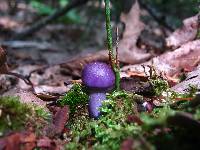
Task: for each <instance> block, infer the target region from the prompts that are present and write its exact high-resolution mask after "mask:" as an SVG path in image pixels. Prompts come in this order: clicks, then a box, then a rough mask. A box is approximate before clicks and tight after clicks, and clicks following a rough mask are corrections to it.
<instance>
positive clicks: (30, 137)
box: [0, 132, 36, 150]
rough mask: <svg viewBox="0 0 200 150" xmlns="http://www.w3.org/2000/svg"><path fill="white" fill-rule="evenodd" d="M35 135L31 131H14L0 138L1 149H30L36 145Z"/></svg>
mask: <svg viewBox="0 0 200 150" xmlns="http://www.w3.org/2000/svg"><path fill="white" fill-rule="evenodd" d="M35 142H36V136H35V134H34V133H31V132H16V133H12V134H10V135H8V136H6V137H3V138H1V139H0V149H2V150H20V149H21V148H22V147H23V150H32V149H33V148H34V147H35V146H36V145H35Z"/></svg>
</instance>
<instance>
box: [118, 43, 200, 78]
mask: <svg viewBox="0 0 200 150" xmlns="http://www.w3.org/2000/svg"><path fill="white" fill-rule="evenodd" d="M199 49H200V40H195V41H191V42H188V43H186V44H183V45H182V46H181V47H180V48H178V49H176V50H174V51H172V52H166V53H164V54H162V55H160V56H158V57H154V58H152V59H151V60H150V61H147V62H145V63H143V64H137V65H129V66H125V67H123V68H122V69H121V71H122V72H127V71H129V72H141V73H142V72H144V71H145V73H146V74H147V75H149V70H150V68H149V66H152V67H154V69H155V70H156V72H157V74H160V73H164V74H166V75H167V76H171V77H173V76H174V78H175V76H176V77H177V76H178V75H179V74H180V73H181V71H182V70H188V69H189V71H192V70H194V69H195V68H196V66H197V65H198V64H199V63H200V57H199V56H200V51H199Z"/></svg>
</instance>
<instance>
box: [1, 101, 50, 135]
mask: <svg viewBox="0 0 200 150" xmlns="http://www.w3.org/2000/svg"><path fill="white" fill-rule="evenodd" d="M47 114H48V115H47ZM47 116H50V114H49V113H47V112H45V111H44V110H43V109H42V108H40V107H38V106H33V105H28V104H22V103H20V101H19V98H17V97H0V135H1V136H2V135H4V134H5V133H7V132H9V131H18V130H22V129H24V128H26V127H30V126H32V127H36V128H38V127H39V126H43V125H44V124H45V123H46V121H47V120H48V119H49V117H47ZM42 124H43V125H42Z"/></svg>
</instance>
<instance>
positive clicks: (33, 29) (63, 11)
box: [13, 0, 88, 39]
mask: <svg viewBox="0 0 200 150" xmlns="http://www.w3.org/2000/svg"><path fill="white" fill-rule="evenodd" d="M87 2H88V0H73V1H72V2H71V3H69V4H67V5H66V6H64V7H63V8H61V9H58V10H57V11H55V12H54V13H53V14H51V15H49V16H47V17H46V18H44V19H42V20H40V21H38V22H36V23H34V24H33V25H32V26H30V27H28V28H26V29H24V30H22V31H20V32H18V33H16V34H15V35H14V36H13V39H23V38H25V37H27V36H28V35H31V34H33V33H35V32H37V31H38V30H40V29H41V28H43V27H44V26H46V25H47V24H49V23H50V22H52V21H54V20H56V19H58V18H59V17H61V16H63V15H65V14H66V13H67V12H69V11H70V10H72V9H73V8H75V7H78V6H80V5H83V4H85V3H87Z"/></svg>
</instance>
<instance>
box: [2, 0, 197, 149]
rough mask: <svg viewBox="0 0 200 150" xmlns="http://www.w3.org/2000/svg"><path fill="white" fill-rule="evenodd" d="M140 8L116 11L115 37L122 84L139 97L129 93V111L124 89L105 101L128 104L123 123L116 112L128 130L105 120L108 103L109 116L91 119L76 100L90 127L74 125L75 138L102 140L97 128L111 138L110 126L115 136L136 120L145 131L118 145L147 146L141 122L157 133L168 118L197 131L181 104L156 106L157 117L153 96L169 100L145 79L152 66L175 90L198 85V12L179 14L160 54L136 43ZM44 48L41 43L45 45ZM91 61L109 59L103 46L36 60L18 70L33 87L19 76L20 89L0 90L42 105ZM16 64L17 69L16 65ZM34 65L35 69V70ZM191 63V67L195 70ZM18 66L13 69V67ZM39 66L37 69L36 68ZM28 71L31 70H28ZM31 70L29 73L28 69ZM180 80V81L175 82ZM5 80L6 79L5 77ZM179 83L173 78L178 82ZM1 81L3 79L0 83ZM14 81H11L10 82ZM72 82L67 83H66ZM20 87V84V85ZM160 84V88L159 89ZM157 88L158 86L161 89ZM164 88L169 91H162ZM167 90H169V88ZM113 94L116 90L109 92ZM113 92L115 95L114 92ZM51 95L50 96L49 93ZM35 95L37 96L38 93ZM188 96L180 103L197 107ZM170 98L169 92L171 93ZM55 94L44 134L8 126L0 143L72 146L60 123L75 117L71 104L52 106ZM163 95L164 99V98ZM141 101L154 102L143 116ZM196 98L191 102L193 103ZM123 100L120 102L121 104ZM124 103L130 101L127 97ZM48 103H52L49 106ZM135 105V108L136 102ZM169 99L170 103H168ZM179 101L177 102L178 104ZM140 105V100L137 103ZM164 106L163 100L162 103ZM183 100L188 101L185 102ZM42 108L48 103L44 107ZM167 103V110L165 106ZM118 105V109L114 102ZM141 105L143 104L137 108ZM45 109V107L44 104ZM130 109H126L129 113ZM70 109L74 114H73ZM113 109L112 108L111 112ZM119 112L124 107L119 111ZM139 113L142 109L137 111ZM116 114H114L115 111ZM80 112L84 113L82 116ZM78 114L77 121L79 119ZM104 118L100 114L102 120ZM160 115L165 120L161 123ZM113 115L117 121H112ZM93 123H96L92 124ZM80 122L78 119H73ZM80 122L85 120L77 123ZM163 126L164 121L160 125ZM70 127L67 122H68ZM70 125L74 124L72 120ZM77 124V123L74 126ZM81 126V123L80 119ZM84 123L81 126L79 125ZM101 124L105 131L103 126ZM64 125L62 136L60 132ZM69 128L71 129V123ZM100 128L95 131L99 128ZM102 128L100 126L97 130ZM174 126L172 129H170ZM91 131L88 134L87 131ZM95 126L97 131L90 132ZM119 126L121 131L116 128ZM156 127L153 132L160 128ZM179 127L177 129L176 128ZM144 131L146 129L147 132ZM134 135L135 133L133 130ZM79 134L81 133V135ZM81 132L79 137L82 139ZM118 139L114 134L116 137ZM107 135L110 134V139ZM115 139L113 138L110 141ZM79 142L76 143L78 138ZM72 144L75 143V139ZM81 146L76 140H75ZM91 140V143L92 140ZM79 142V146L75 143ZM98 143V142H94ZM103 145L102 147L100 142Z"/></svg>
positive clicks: (7, 146)
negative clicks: (43, 63) (118, 30)
mask: <svg viewBox="0 0 200 150" xmlns="http://www.w3.org/2000/svg"><path fill="white" fill-rule="evenodd" d="M140 15H141V14H140V9H139V6H138V4H137V2H136V3H135V5H133V6H132V9H131V10H130V11H129V13H127V14H125V13H124V14H122V15H121V21H122V22H124V23H125V30H124V32H123V36H122V39H121V40H120V42H119V47H118V48H119V58H120V62H122V63H124V64H131V65H128V66H126V65H125V66H124V67H123V68H122V69H121V74H122V76H124V77H126V78H122V80H121V88H122V89H124V90H126V91H128V92H130V93H134V94H139V95H142V96H143V97H140V96H139V97H137V98H135V97H134V98H133V97H131V98H132V101H133V99H134V100H135V99H137V100H138V101H137V100H136V103H137V104H135V102H134V104H133V105H134V107H133V108H134V109H135V111H136V112H132V109H133V108H131V110H127V109H128V108H129V107H128V105H127V104H126V103H124V102H123V101H121V100H122V99H124V97H125V98H127V97H129V96H130V95H129V94H128V96H127V95H126V94H124V93H117V94H118V96H116V97H115V96H114V95H111V97H110V99H112V98H113V99H118V100H119V101H117V102H118V103H117V104H116V105H112V104H113V101H112V100H111V101H110V102H111V103H110V105H111V106H113V108H111V109H115V108H116V106H117V105H119V106H123V104H126V105H127V108H123V109H124V110H125V111H127V112H128V113H129V114H128V116H126V115H125V116H123V117H126V118H127V119H126V123H124V122H123V117H122V116H118V117H119V118H120V119H122V122H123V123H124V126H126V127H127V128H128V129H130V130H129V131H126V129H123V128H122V129H121V128H117V127H118V126H116V128H112V125H113V127H115V125H116V124H115V123H116V122H118V120H117V121H116V120H113V121H114V122H108V121H107V120H106V119H108V120H111V121H112V119H113V116H112V115H111V114H109V111H110V108H106V107H105V109H104V110H103V111H104V113H105V114H106V113H107V114H108V116H106V115H105V118H102V119H101V120H100V121H99V122H98V121H97V122H93V121H89V120H87V119H88V118H87V117H88V116H87V115H86V116H84V113H85V109H84V107H85V106H80V107H78V108H83V109H81V111H83V112H81V114H83V116H80V115H79V116H78V117H80V118H81V117H82V118H81V119H82V120H83V122H82V123H85V122H84V119H85V120H86V122H87V121H88V127H91V130H89V129H88V128H87V127H86V129H85V131H84V130H83V132H82V131H80V132H79V131H77V132H78V134H80V136H77V137H78V138H80V139H79V140H78V141H79V142H80V143H81V142H82V141H81V140H83V141H84V140H85V139H86V140H87V144H88V146H89V148H91V146H92V145H93V144H94V143H95V142H97V141H98V140H100V141H102V143H104V142H105V143H106V139H105V141H104V139H102V135H101V133H104V134H105V136H107V138H108V139H109V138H110V137H109V136H108V135H109V134H111V136H112V138H114V139H115V138H116V135H115V134H114V133H115V132H114V131H115V130H117V131H118V134H119V136H122V137H123V132H124V133H126V132H129V133H131V132H133V131H134V132H137V131H139V130H140V131H141V129H140V126H141V127H142V130H144V131H145V132H146V133H141V135H144V137H141V136H139V134H137V133H134V136H133V137H131V135H129V134H127V135H128V136H127V137H123V138H122V139H123V140H122V139H120V141H121V142H122V143H121V145H119V146H120V148H121V149H123V150H126V149H131V148H141V147H143V148H146V149H151V148H152V147H151V146H152V145H151V144H150V143H149V142H147V139H151V140H155V139H154V138H155V136H154V135H153V134H154V133H153V132H151V131H150V132H149V130H148V129H146V127H144V128H143V125H144V126H145V125H146V126H147V125H150V126H149V127H150V128H151V129H152V130H157V131H158V130H159V132H160V133H163V132H164V131H163V130H165V132H167V133H171V129H170V127H168V126H167V127H166V128H167V129H162V128H163V124H165V123H167V124H168V125H169V126H171V125H172V126H178V127H181V128H182V127H183V128H188V130H189V131H192V130H193V129H192V127H194V128H195V131H199V129H198V128H199V125H200V123H199V121H198V120H196V119H195V117H194V115H195V116H196V118H198V117H199V116H198V112H190V111H189V110H184V111H186V112H184V113H180V112H176V113H175V115H174V114H171V113H169V112H168V111H171V108H161V111H163V113H164V114H163V115H164V116H165V117H163V118H162V120H159V117H158V116H159V115H162V113H160V114H159V113H157V112H156V111H159V107H162V105H161V106H160V105H158V107H157V106H156V105H155V103H154V101H155V99H157V100H158V103H168V101H166V100H165V98H166V97H164V98H163V96H160V95H155V91H154V89H153V88H154V87H153V85H152V83H151V82H149V79H150V78H151V77H152V76H151V75H152V74H151V69H152V68H153V70H155V73H156V77H157V78H156V79H155V80H157V79H158V80H163V79H165V80H167V81H168V82H169V83H170V82H173V85H174V84H176V85H175V86H173V87H172V88H171V89H172V90H173V91H175V92H178V93H179V92H180V93H181V92H184V91H186V89H187V88H188V85H189V84H194V83H196V84H197V90H198V89H199V84H198V81H199V73H198V71H199V67H197V66H198V65H199V62H200V58H199V49H200V47H199V46H200V41H199V40H198V39H196V37H197V29H198V23H197V18H198V16H197V15H196V16H194V17H191V18H189V19H186V20H184V22H183V27H182V28H180V29H177V30H176V31H175V32H174V33H172V34H171V35H170V36H169V37H168V38H166V47H168V48H169V49H170V50H171V51H168V52H165V53H164V54H161V55H160V56H157V57H154V56H153V55H152V54H150V53H147V52H146V51H145V50H144V49H140V48H138V47H137V42H138V38H139V36H140V34H141V32H142V31H143V29H144V24H143V23H142V22H141V20H140ZM44 49H46V48H44ZM3 55H4V53H3V52H1V51H0V56H1V57H2V56H3ZM0 61H1V66H0V72H1V73H5V72H7V71H8V67H7V62H6V59H5V60H4V59H1V60H0ZM91 61H105V62H107V61H108V58H107V51H105V50H102V51H99V52H95V53H89V54H86V55H85V54H84V55H81V56H80V55H79V56H76V57H74V58H72V59H71V60H68V61H66V62H63V63H58V64H54V65H49V66H47V67H44V68H42V69H41V67H40V65H39V66H36V71H34V69H30V70H29V71H28V73H24V72H23V73H22V74H23V75H27V74H28V76H29V78H30V80H31V81H32V82H33V83H34V89H35V93H32V91H28V90H30V88H29V87H26V86H25V85H24V84H22V83H21V82H19V81H17V84H16V85H15V86H16V87H17V88H19V89H20V90H19V89H14V88H12V89H8V91H7V92H6V93H5V92H3V93H4V96H5V95H6V96H8V95H12V96H13V95H14V96H19V97H20V101H21V102H23V103H24V102H25V103H29V104H33V103H34V104H36V105H38V106H44V107H46V104H47V102H44V101H43V100H41V99H40V98H41V97H42V99H48V101H51V98H52V97H51V96H58V97H59V96H63V94H64V93H65V92H66V91H68V90H69V89H70V88H68V87H66V86H65V85H64V81H65V82H70V81H72V80H73V79H79V78H80V76H81V70H82V68H83V66H84V65H85V64H86V63H88V62H91ZM20 67H22V66H19V67H18V69H20ZM27 67H28V66H25V67H24V69H22V70H27ZM38 68H39V70H37V69H38ZM195 69H196V70H195ZM16 70H17V69H16ZM41 70H42V71H41ZM32 71H33V72H32ZM30 74H31V75H30ZM182 75H184V79H182V80H181V79H180V76H182ZM179 82H180V83H179ZM4 83H5V82H4ZM177 83H178V84H177ZM2 84H3V83H2ZM11 86H13V85H11ZM70 86H71V85H70ZM21 89H23V90H21ZM161 90H162V89H161ZM161 92H162V91H161ZM167 92H169V91H167ZM170 92H171V91H170ZM114 94H116V93H114ZM117 94H116V95H117ZM48 96H50V97H48ZM38 97H40V98H38ZM129 98H130V97H129ZM189 98H191V99H192V100H191V102H189V103H188V102H186V104H185V103H184V102H185V100H184V102H183V103H184V104H185V105H184V106H185V107H183V108H188V107H192V106H196V107H198V105H199V103H198V101H199V98H198V96H197V97H196V98H195V99H194V100H193V97H189ZM172 99H173V98H172ZM56 100H57V97H54V98H53V100H52V103H48V105H49V107H48V108H49V110H50V111H52V114H53V117H52V120H51V121H50V122H49V124H48V125H47V126H45V127H44V128H43V130H42V131H43V132H44V135H42V136H38V135H36V134H35V132H34V131H33V130H31V131H26V132H24V131H20V132H15V131H14V132H13V133H10V134H8V135H6V136H5V137H3V138H1V139H0V143H1V144H0V145H1V146H0V149H8V150H9V149H13V148H15V149H17V148H20V147H21V146H22V145H23V147H24V149H27V150H28V149H33V148H34V147H36V146H37V147H40V148H47V149H59V148H60V147H61V146H63V145H67V147H68V148H69V149H70V148H72V149H73V146H74V145H73V144H74V143H69V144H66V143H68V142H69V141H70V140H71V141H73V137H72V135H71V134H75V135H76V133H73V131H72V133H71V132H69V131H68V129H66V126H65V125H69V123H73V121H74V118H73V119H72V118H70V110H69V107H68V106H64V107H62V108H60V107H57V106H56V105H57V103H56V102H57V101H56ZM163 101H164V102H163ZM143 102H148V103H149V104H150V105H153V106H152V107H153V108H154V107H155V109H154V110H153V112H148V113H147V114H145V113H144V116H141V115H140V112H137V111H138V110H139V109H137V108H139V107H140V106H141V104H143ZM194 102H195V104H193V103H194ZM121 103H123V104H121ZM127 103H128V104H131V106H132V103H131V102H130V101H128V100H127ZM51 105H52V106H51ZM135 105H136V106H137V108H135ZM170 105H173V104H170ZM177 105H179V104H177ZM142 106H143V105H142ZM167 106H168V105H167ZM186 106H187V107H186ZM45 109H47V108H45ZM168 109H169V110H168ZM117 110H119V111H120V109H119V108H118V109H117ZM143 110H144V108H142V111H143ZM47 111H48V110H47ZM173 111H174V110H173ZM130 112H131V113H130ZM76 113H78V112H75V114H74V116H76ZM86 113H87V112H86ZM115 113H116V112H115ZM122 114H123V113H122ZM141 114H142V115H143V113H141ZM115 115H116V116H117V115H119V114H115ZM152 116H156V117H157V118H158V120H157V119H155V118H153V119H152V118H150V117H152ZM84 117H85V118H84ZM81 119H80V121H82V120H81ZM104 119H105V120H104ZM163 120H164V122H165V123H163ZM115 121H116V122H115ZM95 123H97V124H95ZM131 123H133V124H137V125H138V126H139V127H138V126H137V125H136V126H131V125H130V124H131ZM78 125H79V124H78ZM94 125H99V128H96V126H94ZM82 126H84V124H82ZM86 126H87V125H86ZM105 126H109V127H111V130H112V131H113V133H110V132H109V130H107V129H108V128H106V127H105ZM164 126H165V125H164ZM71 127H72V126H71ZM75 127H77V126H76V125H75ZM132 127H134V128H135V130H132ZM77 128H78V127H77ZM80 128H81V124H80ZM81 129H83V128H81ZM104 129H105V131H106V132H104V131H103V130H104ZM66 130H67V132H66V134H67V135H65V136H66V137H67V138H66V137H63V136H64V132H65V131H66ZM72 130H73V129H72ZM98 130H100V131H98ZM101 130H102V131H101ZM172 130H174V129H172ZM86 132H88V133H91V134H87V133H86ZM94 132H95V133H96V135H95V136H93V135H94ZM121 132H122V135H120V133H121ZM159 132H158V134H159ZM178 132H179V131H178ZM146 134H148V135H146ZM135 135H136V136H135ZM193 135H194V137H195V136H196V134H195V133H192V136H193ZM81 136H82V137H81ZM63 138H66V139H67V142H66V141H65V140H63ZM81 138H83V139H81ZM116 139H117V140H118V138H116ZM109 140H111V139H109ZM113 142H114V141H113ZM80 143H79V144H80ZM75 144H77V143H75ZM77 146H81V145H77ZM93 146H94V145H93ZM79 148H80V147H79ZM97 148H98V147H97ZM101 148H102V147H101Z"/></svg>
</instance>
